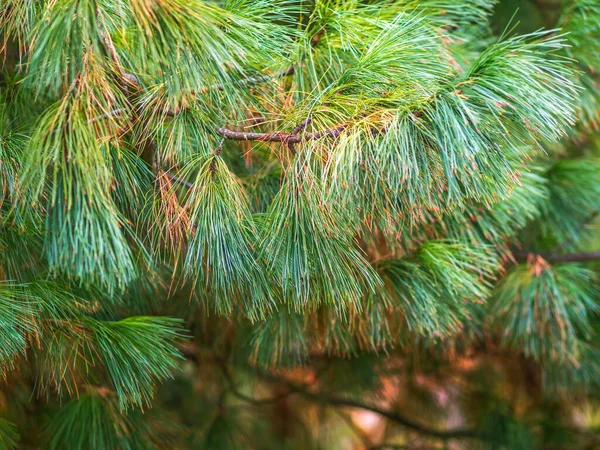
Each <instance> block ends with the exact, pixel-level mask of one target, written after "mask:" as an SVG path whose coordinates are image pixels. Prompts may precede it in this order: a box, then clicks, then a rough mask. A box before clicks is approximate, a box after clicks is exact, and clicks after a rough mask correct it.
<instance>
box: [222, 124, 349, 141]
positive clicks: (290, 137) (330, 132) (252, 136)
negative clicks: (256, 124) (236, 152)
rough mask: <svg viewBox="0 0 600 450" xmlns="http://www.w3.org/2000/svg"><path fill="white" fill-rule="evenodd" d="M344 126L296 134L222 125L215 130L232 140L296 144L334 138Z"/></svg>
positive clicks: (340, 132) (346, 126) (345, 126)
mask: <svg viewBox="0 0 600 450" xmlns="http://www.w3.org/2000/svg"><path fill="white" fill-rule="evenodd" d="M346 128H348V125H340V126H337V127H334V128H329V129H327V130H323V131H316V132H313V133H305V134H297V133H293V132H292V133H283V132H280V131H276V132H273V133H254V132H247V131H233V130H230V129H228V128H222V127H220V128H217V129H216V131H217V133H219V134H220V135H221V136H223V137H224V138H225V139H229V140H233V141H259V142H283V143H286V144H298V143H300V142H303V141H311V140H314V139H320V138H324V137H330V138H336V137H338V136H340V135H341V134H342V132H343V131H344V130H345V129H346Z"/></svg>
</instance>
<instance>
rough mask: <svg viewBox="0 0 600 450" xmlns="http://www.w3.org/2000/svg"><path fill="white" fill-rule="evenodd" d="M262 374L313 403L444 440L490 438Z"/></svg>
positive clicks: (472, 431)
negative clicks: (369, 414) (433, 425)
mask: <svg viewBox="0 0 600 450" xmlns="http://www.w3.org/2000/svg"><path fill="white" fill-rule="evenodd" d="M260 375H261V376H262V377H263V378H265V379H267V380H269V381H271V382H275V383H282V384H284V385H285V386H286V387H287V388H288V389H289V391H290V393H292V394H297V395H300V396H302V397H304V398H305V399H307V400H309V401H311V402H313V403H321V404H322V403H326V404H329V405H332V406H340V407H349V408H357V409H362V410H365V411H370V412H373V413H375V414H378V415H380V416H382V417H385V418H386V419H388V420H391V421H392V422H395V423H397V424H399V425H402V426H404V427H406V428H409V429H411V430H414V431H417V432H419V433H421V434H424V435H427V436H432V437H436V438H439V439H443V440H449V439H479V440H489V439H487V438H486V437H485V436H484V435H483V434H481V433H479V432H477V431H476V430H473V429H450V430H439V429H434V428H430V427H428V426H426V425H423V424H421V423H419V422H416V421H413V420H411V419H408V418H407V417H405V416H404V415H402V414H401V413H399V412H397V411H392V410H389V409H385V408H381V407H379V406H376V405H373V404H369V403H367V402H360V401H358V400H354V399H350V398H345V397H341V396H338V395H335V394H328V393H326V392H311V391H308V390H306V389H304V388H302V387H300V386H298V385H297V384H295V383H292V382H290V381H288V380H287V379H285V377H279V376H275V375H272V374H269V373H264V372H261V373H260Z"/></svg>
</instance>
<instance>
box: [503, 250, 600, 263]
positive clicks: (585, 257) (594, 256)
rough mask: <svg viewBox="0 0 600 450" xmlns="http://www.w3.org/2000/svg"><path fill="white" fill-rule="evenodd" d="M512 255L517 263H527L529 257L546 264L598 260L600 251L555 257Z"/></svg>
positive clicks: (543, 254) (541, 254) (551, 255)
mask: <svg viewBox="0 0 600 450" xmlns="http://www.w3.org/2000/svg"><path fill="white" fill-rule="evenodd" d="M513 255H514V256H515V258H516V259H517V261H521V262H523V261H527V259H528V258H529V256H530V255H536V256H540V257H542V258H543V259H544V260H546V261H548V262H586V261H597V260H600V251H598V252H579V253H567V254H563V255H557V254H554V253H535V252H514V253H513Z"/></svg>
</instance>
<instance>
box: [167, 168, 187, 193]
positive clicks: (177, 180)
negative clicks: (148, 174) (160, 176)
mask: <svg viewBox="0 0 600 450" xmlns="http://www.w3.org/2000/svg"><path fill="white" fill-rule="evenodd" d="M164 175H165V176H166V177H167V178H168V179H170V180H172V181H175V182H176V183H179V184H181V185H183V186H186V187H188V188H190V189H191V188H193V187H194V183H190V182H189V181H188V180H184V179H183V178H180V177H178V176H177V175H173V174H172V173H170V172H167V171H165V172H164Z"/></svg>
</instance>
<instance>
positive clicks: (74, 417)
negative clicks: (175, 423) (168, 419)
mask: <svg viewBox="0 0 600 450" xmlns="http://www.w3.org/2000/svg"><path fill="white" fill-rule="evenodd" d="M45 435H46V440H47V442H48V448H49V449H73V450H83V449H91V448H94V449H95V448H98V449H100V448H102V449H106V450H113V449H114V450H117V449H119V450H120V449H124V450H133V449H143V450H150V449H156V448H159V447H158V446H157V445H156V444H155V443H154V442H152V438H151V436H152V430H151V428H150V424H149V423H147V421H146V420H145V419H144V417H143V416H142V414H141V413H139V412H137V411H133V412H131V413H127V414H123V413H122V412H120V411H119V407H118V403H117V402H116V401H115V399H114V398H112V397H111V394H110V393H106V392H101V391H94V390H93V389H91V390H90V392H89V393H86V394H83V395H81V396H80V397H79V398H76V399H73V400H71V401H70V402H69V403H67V404H66V405H65V406H64V407H63V408H61V410H60V411H58V412H57V413H56V415H54V416H53V417H52V420H51V421H50V422H49V423H48V425H47V427H46V429H45Z"/></svg>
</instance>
